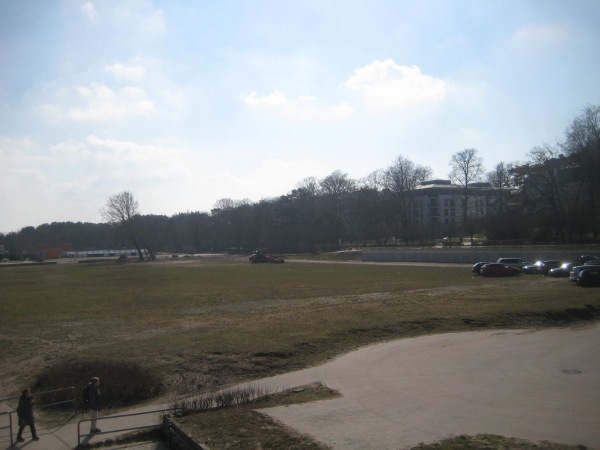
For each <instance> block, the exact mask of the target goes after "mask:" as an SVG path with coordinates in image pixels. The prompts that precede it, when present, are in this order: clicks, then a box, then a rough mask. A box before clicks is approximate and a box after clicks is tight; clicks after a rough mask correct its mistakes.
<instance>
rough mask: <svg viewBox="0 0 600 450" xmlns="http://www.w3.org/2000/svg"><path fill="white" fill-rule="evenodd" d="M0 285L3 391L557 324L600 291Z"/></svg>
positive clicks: (131, 278) (438, 273)
mask: <svg viewBox="0 0 600 450" xmlns="http://www.w3.org/2000/svg"><path fill="white" fill-rule="evenodd" d="M0 276H1V277H2V284H3V300H2V303H0V330H1V332H0V360H1V363H0V381H1V382H2V386H3V388H4V389H6V390H8V391H9V393H10V392H11V391H16V390H18V387H20V386H22V385H23V383H30V382H31V381H32V377H34V376H35V374H36V373H38V372H39V371H40V370H41V369H42V368H43V367H44V366H47V365H49V364H52V363H56V362H57V361H69V360H74V359H81V358H82V357H92V356H93V357H95V358H100V359H127V360H133V361H137V362H140V363H142V364H144V365H145V366H146V367H149V368H150V369H151V370H153V371H155V372H156V373H158V374H159V375H161V376H162V377H163V378H164V379H165V382H166V384H167V386H171V388H173V389H174V388H176V387H179V388H182V387H183V388H185V389H188V388H194V389H195V388H202V387H207V386H214V385H219V384H224V383H229V382H233V381H240V380H249V379H253V378H258V377H261V376H264V375H272V374H274V373H277V372H283V371H288V370H291V369H295V368H298V367H304V366H308V365H313V364H316V363H318V362H322V361H323V360H325V359H326V358H328V357H331V356H334V355H336V354H340V353H341V352H344V351H346V350H349V349H352V348H356V347H358V346H361V345H365V344H367V343H371V342H376V341H381V340H386V339H392V338H397V337H404V336H415V335H419V334H425V333H436V332H444V331H457V330H471V329H478V328H494V327H499V328H506V327H537V326H548V325H556V324H562V323H568V322H570V321H573V320H579V319H582V318H584V319H585V318H587V319H589V318H593V317H595V316H596V315H597V313H598V310H599V309H600V289H583V288H578V287H575V286H573V285H572V284H570V283H569V282H567V281H566V280H565V279H552V278H546V277H539V276H519V277H515V278H499V279H490V278H480V277H478V276H473V275H472V274H471V273H470V271H469V270H468V269H467V268H465V267H433V268H429V267H428V268H424V267H412V266H404V265H402V266H400V265H361V264H352V263H346V264H344V263H341V264H319V263H303V264H300V263H293V262H291V263H290V262H288V263H286V264H283V265H269V264H267V265H253V264H250V263H247V262H245V261H239V260H211V261H210V262H206V261H203V260H190V261H185V263H174V264H151V263H150V264H148V263H142V264H139V263H136V264H128V265H116V264H111V265H100V266H97V265H81V264H79V265H77V264H75V265H63V264H59V265H54V266H40V267H28V268H6V269H2V271H1V272H0Z"/></svg>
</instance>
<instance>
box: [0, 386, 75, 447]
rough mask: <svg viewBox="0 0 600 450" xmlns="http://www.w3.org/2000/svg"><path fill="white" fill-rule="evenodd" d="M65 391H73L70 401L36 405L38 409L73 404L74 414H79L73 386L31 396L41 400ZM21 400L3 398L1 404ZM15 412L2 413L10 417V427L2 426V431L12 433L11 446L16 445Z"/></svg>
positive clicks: (33, 393)
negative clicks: (14, 435) (14, 434)
mask: <svg viewBox="0 0 600 450" xmlns="http://www.w3.org/2000/svg"><path fill="white" fill-rule="evenodd" d="M65 391H71V395H70V397H71V398H70V399H68V400H59V401H52V402H50V403H36V408H48V407H51V406H57V405H64V404H67V403H71V402H72V403H73V410H74V413H75V414H77V400H76V398H75V388H74V387H72V386H71V387H67V388H59V389H52V390H49V391H38V392H32V393H31V395H32V396H33V397H34V398H39V397H40V396H44V395H50V394H55V393H58V392H65ZM19 398H21V396H18V397H7V398H3V399H0V403H4V402H6V401H11V400H18V399H19ZM15 412H16V410H14V409H13V410H10V411H6V412H2V413H0V416H3V415H8V422H9V425H8V426H2V427H0V430H6V429H8V430H9V433H10V445H14V442H13V418H12V415H13V413H15Z"/></svg>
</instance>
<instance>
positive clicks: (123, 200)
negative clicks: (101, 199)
mask: <svg viewBox="0 0 600 450" xmlns="http://www.w3.org/2000/svg"><path fill="white" fill-rule="evenodd" d="M100 215H101V216H102V218H103V219H104V220H105V221H106V222H108V223H110V224H112V225H115V226H117V227H118V228H120V229H121V230H122V231H123V232H125V233H126V234H127V237H128V238H129V239H130V240H131V243H132V244H133V245H134V247H135V249H136V250H137V252H138V257H139V259H140V261H143V259H144V253H143V252H142V248H141V246H140V244H139V241H140V236H139V233H138V230H137V226H136V217H137V216H139V206H138V202H137V200H136V199H135V198H134V197H133V194H132V193H131V192H128V191H123V192H120V193H118V194H115V195H113V196H111V197H109V199H108V201H107V202H106V206H105V207H104V208H102V209H100Z"/></svg>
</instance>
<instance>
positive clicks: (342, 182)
mask: <svg viewBox="0 0 600 450" xmlns="http://www.w3.org/2000/svg"><path fill="white" fill-rule="evenodd" d="M526 158H527V159H526V160H525V161H522V162H502V163H499V164H497V165H496V166H495V167H494V168H493V170H491V171H487V172H486V171H485V170H484V165H483V160H482V159H481V158H480V157H479V156H478V153H477V150H475V149H466V150H464V151H462V152H458V153H456V154H455V155H453V156H452V159H451V161H450V162H449V167H450V171H449V172H450V175H449V177H450V179H451V180H452V182H453V183H454V184H455V185H458V186H461V187H462V188H464V192H465V195H468V192H469V187H470V186H472V185H474V184H475V183H479V182H482V181H487V182H489V183H491V185H492V186H493V187H494V188H495V189H497V190H498V192H499V195H500V198H505V196H504V195H503V193H510V199H511V200H510V204H509V202H507V204H506V205H503V206H502V207H501V208H500V209H499V210H498V211H496V212H495V213H494V214H493V215H487V216H486V217H475V216H473V217H470V216H468V215H467V212H465V217H464V218H462V220H461V223H460V224H459V226H458V229H457V230H456V232H457V235H458V236H460V235H461V233H462V235H464V236H467V235H471V236H472V235H474V234H475V235H479V236H482V237H485V240H486V241H488V242H490V241H491V242H499V241H502V242H544V243H550V242H553V243H575V242H577V243H582V242H598V234H599V230H600V177H599V176H598V174H600V106H588V107H587V108H585V109H584V110H583V111H582V113H581V115H579V116H578V117H576V118H575V119H574V120H573V122H572V123H571V124H570V125H569V126H568V127H567V129H566V131H565V139H564V141H563V142H559V143H556V144H553V145H550V144H543V145H540V146H537V147H535V148H533V149H531V150H530V151H529V153H528V154H527V156H526ZM430 177H431V169H430V168H428V167H424V166H419V165H416V164H414V163H413V162H411V161H410V160H408V159H406V158H404V157H403V156H401V155H400V156H398V158H397V159H396V160H395V161H394V162H393V163H392V164H391V165H390V167H388V168H385V169H381V170H378V171H375V172H373V173H371V174H370V175H369V176H367V177H365V178H364V179H360V180H355V179H352V178H350V177H349V176H348V175H347V174H345V173H343V172H341V171H335V172H333V173H332V174H330V175H329V176H327V177H325V178H323V179H321V180H317V179H316V178H306V179H304V180H302V181H300V182H299V183H298V184H297V186H296V188H295V189H294V190H292V192H289V193H287V194H285V195H281V196H280V197H277V198H271V199H264V200H261V201H259V202H251V201H249V200H233V199H221V200H219V201H218V202H217V203H216V204H215V205H214V208H213V209H212V210H211V211H210V212H185V213H183V212H182V213H179V214H176V215H173V216H171V217H167V216H159V215H144V214H142V213H141V212H140V211H139V210H138V208H137V202H136V201H135V198H134V196H133V194H132V193H128V192H124V193H120V194H117V195H115V196H113V197H111V198H110V199H109V201H108V202H107V205H106V206H105V207H104V208H103V209H102V215H103V218H104V219H105V222H104V223H98V224H96V223H81V222H77V223H73V222H61V223H56V222H54V223H50V224H43V225H39V226H37V227H34V226H29V227H25V228H23V229H21V230H19V231H16V232H10V233H6V234H0V245H4V248H5V250H6V252H7V255H10V257H11V258H12V259H19V258H21V257H22V255H24V254H28V253H31V252H34V251H35V250H36V249H37V248H38V246H39V245H40V244H42V243H45V244H52V245H60V244H62V243H70V244H72V245H73V248H74V250H88V249H120V248H125V247H129V248H134V247H135V248H138V249H144V250H145V251H147V253H145V255H146V256H148V255H149V256H150V257H153V256H154V255H155V254H156V253H157V252H173V253H199V252H209V251H210V252H217V251H218V252H222V251H231V252H250V251H252V250H254V249H256V248H266V249H270V250H271V251H274V252H281V253H283V252H286V253H289V252H315V251H322V250H332V249H337V248H340V247H341V246H349V245H403V244H415V243H420V244H428V243H431V242H433V241H434V240H436V239H439V238H441V237H442V236H441V235H437V234H436V232H435V231H432V228H431V227H426V226H423V225H419V224H418V223H414V221H413V220H412V219H411V217H412V216H411V198H412V195H413V194H414V192H415V188H416V187H417V186H418V185H419V183H420V182H422V181H425V180H427V179H429V178H430ZM124 200H126V202H125V203H123V201H124ZM101 206H102V205H99V207H101Z"/></svg>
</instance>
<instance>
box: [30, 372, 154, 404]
mask: <svg viewBox="0 0 600 450" xmlns="http://www.w3.org/2000/svg"><path fill="white" fill-rule="evenodd" d="M92 377H98V378H100V390H101V392H102V405H103V407H106V408H112V407H119V406H129V405H134V404H136V403H140V402H143V401H145V400H148V399H150V398H153V397H155V396H157V395H158V394H159V393H160V392H161V388H162V383H161V380H160V379H159V378H158V377H157V376H156V375H154V374H152V373H151V372H149V371H147V370H145V369H144V368H143V367H142V366H141V365H140V364H138V363H136V362H131V361H113V360H75V361H67V362H61V363H58V364H55V365H53V366H50V367H48V368H46V369H45V370H44V371H43V372H42V373H40V374H39V375H38V377H37V381H36V383H35V385H34V387H33V391H34V392H35V391H48V390H53V389H59V388H64V387H70V386H73V387H75V399H76V400H77V402H78V403H79V404H80V405H82V403H83V402H82V400H81V398H82V391H83V388H84V386H85V385H86V384H87V383H89V381H90V379H91V378H92ZM57 397H64V394H62V395H60V393H59V394H57V395H56V396H55V397H54V398H51V399H44V403H50V402H56V401H61V400H63V398H57Z"/></svg>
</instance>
